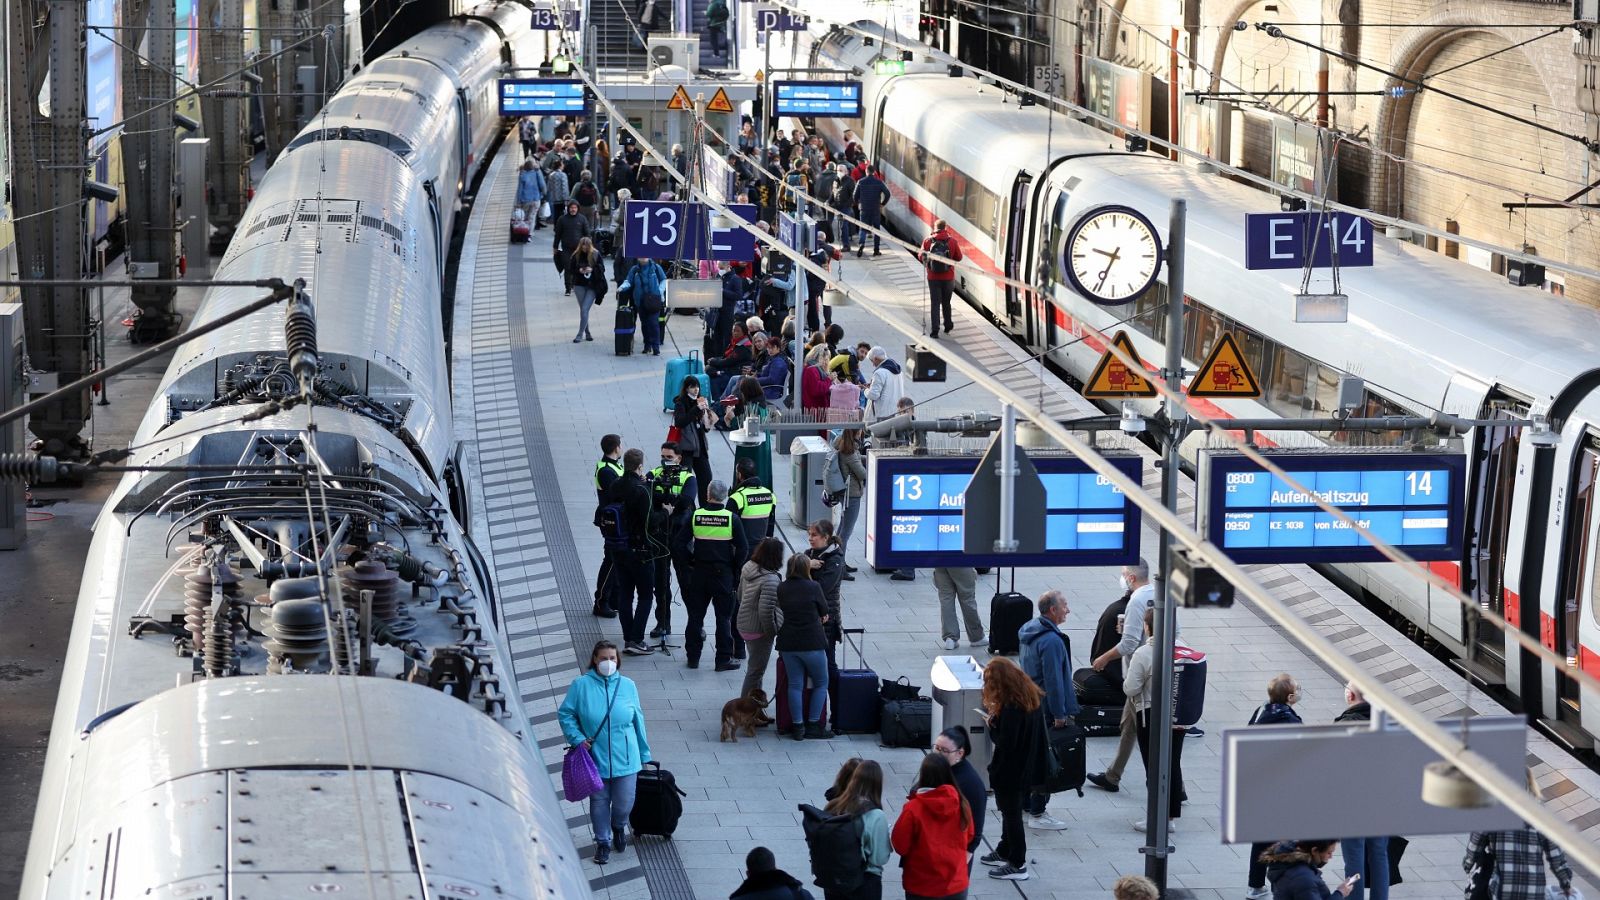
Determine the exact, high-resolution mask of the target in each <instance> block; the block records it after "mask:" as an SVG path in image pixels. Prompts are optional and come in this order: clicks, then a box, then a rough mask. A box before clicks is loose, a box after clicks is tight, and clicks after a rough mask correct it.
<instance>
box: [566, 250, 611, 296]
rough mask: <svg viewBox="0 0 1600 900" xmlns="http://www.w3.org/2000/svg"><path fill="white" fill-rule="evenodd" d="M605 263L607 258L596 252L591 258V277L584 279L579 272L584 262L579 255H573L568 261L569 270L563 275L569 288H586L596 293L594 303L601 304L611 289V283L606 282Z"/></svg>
mask: <svg viewBox="0 0 1600 900" xmlns="http://www.w3.org/2000/svg"><path fill="white" fill-rule="evenodd" d="M605 263H606V261H605V258H604V257H602V256H601V255H600V254H599V252H598V251H596V252H595V253H594V255H592V256H590V257H589V277H588V278H584V277H583V274H582V273H580V272H579V271H578V270H579V269H581V268H583V265H582V261H581V260H579V259H578V254H576V253H574V254H572V257H571V258H570V259H569V260H568V261H567V270H566V272H565V273H563V274H564V275H565V276H566V279H567V287H569V288H574V287H586V288H588V289H590V290H592V291H594V302H596V303H599V302H600V301H601V300H603V299H604V298H605V296H606V291H608V290H610V289H611V285H610V283H609V282H607V281H606V265H605Z"/></svg>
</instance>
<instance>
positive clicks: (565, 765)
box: [561, 744, 604, 801]
mask: <svg viewBox="0 0 1600 900" xmlns="http://www.w3.org/2000/svg"><path fill="white" fill-rule="evenodd" d="M602 787H604V785H603V784H602V783H601V781H600V770H599V769H598V768H596V767H595V764H594V756H593V755H592V754H591V753H590V752H589V748H588V747H587V746H585V745H583V744H579V745H578V746H576V747H573V748H571V749H569V750H567V756H566V759H563V760H562V761H561V789H562V791H563V792H564V793H565V794H566V798H567V799H568V800H571V801H578V800H587V799H589V797H590V796H591V795H593V794H596V793H599V791H600V789H601V788H602Z"/></svg>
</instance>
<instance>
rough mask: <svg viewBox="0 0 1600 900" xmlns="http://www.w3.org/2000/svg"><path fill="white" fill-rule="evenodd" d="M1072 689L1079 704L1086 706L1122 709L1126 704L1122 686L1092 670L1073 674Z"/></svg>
mask: <svg viewBox="0 0 1600 900" xmlns="http://www.w3.org/2000/svg"><path fill="white" fill-rule="evenodd" d="M1072 689H1073V692H1074V693H1076V694H1077V696H1078V702H1079V703H1080V704H1082V705H1084V706H1115V707H1117V708H1118V709H1121V708H1122V704H1123V703H1124V702H1126V698H1125V696H1124V695H1123V693H1122V685H1121V684H1120V683H1117V682H1113V681H1111V679H1109V678H1106V677H1105V675H1103V674H1101V673H1100V672H1096V671H1095V670H1094V669H1092V668H1083V669H1079V670H1078V671H1076V672H1073V673H1072Z"/></svg>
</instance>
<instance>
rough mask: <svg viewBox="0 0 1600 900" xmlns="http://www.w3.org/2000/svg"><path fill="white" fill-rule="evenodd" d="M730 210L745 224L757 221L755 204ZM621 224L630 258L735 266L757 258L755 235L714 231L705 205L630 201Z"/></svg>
mask: <svg viewBox="0 0 1600 900" xmlns="http://www.w3.org/2000/svg"><path fill="white" fill-rule="evenodd" d="M728 208H729V209H730V210H732V211H733V214H734V215H736V216H738V217H739V218H741V219H744V220H745V221H746V222H754V221H756V215H757V213H756V207H755V204H753V203H733V204H729V206H728ZM622 221H623V226H622V253H623V255H624V256H627V257H640V256H647V257H649V258H651V259H725V260H730V261H734V262H748V261H749V260H752V259H755V258H756V239H755V235H752V234H750V233H749V232H747V231H745V230H744V229H742V228H717V227H714V226H713V225H712V224H711V217H710V216H709V215H708V214H707V209H706V206H705V204H703V203H678V202H673V201H658V200H629V201H628V203H627V206H626V207H624V209H623V212H622Z"/></svg>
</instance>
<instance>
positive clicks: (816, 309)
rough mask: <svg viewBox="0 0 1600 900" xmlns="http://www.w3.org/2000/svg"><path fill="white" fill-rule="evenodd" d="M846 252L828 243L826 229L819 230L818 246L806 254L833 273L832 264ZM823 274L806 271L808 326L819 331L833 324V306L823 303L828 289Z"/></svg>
mask: <svg viewBox="0 0 1600 900" xmlns="http://www.w3.org/2000/svg"><path fill="white" fill-rule="evenodd" d="M843 258H844V254H843V253H841V252H840V251H839V248H838V247H835V246H833V245H832V244H830V243H828V233H827V232H826V231H820V230H819V231H818V232H817V248H816V249H815V250H812V251H811V252H810V253H809V254H807V255H806V259H807V260H808V261H809V262H810V263H811V264H812V265H814V266H816V267H817V268H819V269H821V270H823V271H824V272H827V273H828V274H829V275H832V274H833V273H832V268H831V267H832V264H833V261H834V260H836V259H843ZM823 278H824V276H822V275H813V274H812V273H811V272H809V271H808V272H806V328H807V329H808V330H810V331H817V330H819V329H821V328H822V327H823V326H824V325H832V324H833V307H831V306H823V305H822V293H823V291H825V290H827V287H828V284H827V282H826V281H824V280H823Z"/></svg>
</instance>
